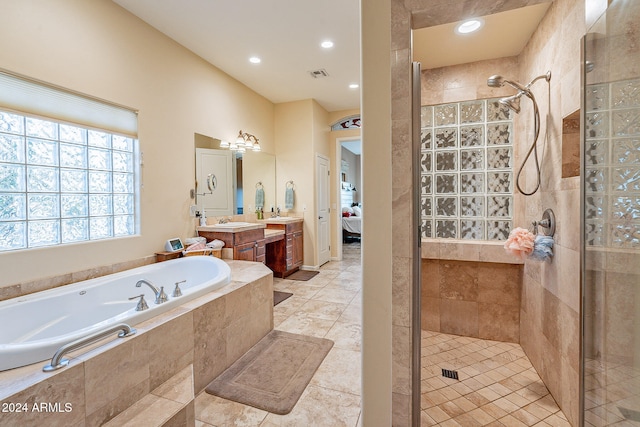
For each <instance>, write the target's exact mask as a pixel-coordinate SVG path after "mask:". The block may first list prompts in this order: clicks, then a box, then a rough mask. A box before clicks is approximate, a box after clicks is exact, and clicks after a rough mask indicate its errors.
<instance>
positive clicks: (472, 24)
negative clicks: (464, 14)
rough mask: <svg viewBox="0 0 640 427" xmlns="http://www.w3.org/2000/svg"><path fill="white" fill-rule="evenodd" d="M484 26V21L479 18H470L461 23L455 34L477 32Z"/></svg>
mask: <svg viewBox="0 0 640 427" xmlns="http://www.w3.org/2000/svg"><path fill="white" fill-rule="evenodd" d="M483 25H484V20H482V19H480V18H472V19H467V20H465V21H462V22H461V23H460V24H459V25H458V26H457V27H456V33H457V34H469V33H473V32H475V31H478V30H479V29H480V28H482V26H483Z"/></svg>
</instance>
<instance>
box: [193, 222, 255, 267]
mask: <svg viewBox="0 0 640 427" xmlns="http://www.w3.org/2000/svg"><path fill="white" fill-rule="evenodd" d="M198 235H200V236H203V237H206V239H207V242H210V241H212V240H214V239H218V240H222V241H223V242H224V247H225V248H232V249H233V259H237V260H241V261H255V262H261V263H263V264H264V262H265V259H266V258H265V246H264V229H263V228H258V229H254V230H247V231H239V232H235V233H227V232H220V231H203V230H198Z"/></svg>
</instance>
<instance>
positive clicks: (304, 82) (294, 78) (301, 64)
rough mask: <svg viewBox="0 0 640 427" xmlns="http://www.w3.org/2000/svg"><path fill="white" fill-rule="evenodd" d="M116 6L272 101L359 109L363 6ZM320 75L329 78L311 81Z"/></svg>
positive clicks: (139, 2)
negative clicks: (255, 60) (251, 59)
mask: <svg viewBox="0 0 640 427" xmlns="http://www.w3.org/2000/svg"><path fill="white" fill-rule="evenodd" d="M113 1H114V2H115V3H117V4H119V5H120V6H122V7H124V8H125V9H127V10H128V11H129V12H131V13H133V14H134V15H136V16H138V17H139V18H140V19H142V20H143V21H145V22H147V23H148V24H149V25H151V26H153V27H155V28H156V29H158V30H159V31H160V32H162V33H164V34H166V35H167V36H169V37H170V38H172V39H173V40H175V41H176V42H178V43H180V44H181V45H182V46H184V47H186V48H187V49H189V50H191V51H192V52H194V53H195V54H197V55H198V56H200V57H202V58H203V59H205V60H206V61H208V62H210V63H211V64H213V65H215V66H216V67H218V68H219V69H221V70H222V71H224V72H225V73H227V74H229V75H230V76H232V77H234V78H235V79H236V80H238V81H240V82H242V83H244V84H245V85H246V86H248V87H249V88H251V89H252V90H254V91H255V92H257V93H259V94H261V95H262V96H264V97H265V98H267V99H269V100H270V101H271V102H274V103H281V102H288V101H296V100H301V99H310V98H313V99H315V100H316V101H318V102H319V103H320V105H322V106H323V107H324V108H325V109H326V110H327V111H339V110H346V109H354V108H359V107H360V89H359V88H358V89H350V88H349V85H350V84H351V83H359V82H360V3H359V0H321V1H313V2H311V1H300V0H113ZM324 40H331V41H333V42H334V43H335V44H334V47H333V48H331V49H323V48H322V47H320V43H321V42H322V41H324ZM254 55H255V56H258V57H260V58H261V59H262V62H261V63H260V64H252V63H250V62H249V57H251V56H254ZM318 69H324V70H326V72H327V73H328V77H322V78H317V79H315V78H313V77H311V75H310V74H309V72H310V71H314V70H318Z"/></svg>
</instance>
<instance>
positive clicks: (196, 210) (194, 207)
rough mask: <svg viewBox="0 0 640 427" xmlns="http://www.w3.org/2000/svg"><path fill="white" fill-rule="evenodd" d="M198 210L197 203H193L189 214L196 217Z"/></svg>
mask: <svg viewBox="0 0 640 427" xmlns="http://www.w3.org/2000/svg"><path fill="white" fill-rule="evenodd" d="M197 212H198V207H197V206H196V205H191V206H190V207H189V216H191V217H194V218H195V216H196V213H197Z"/></svg>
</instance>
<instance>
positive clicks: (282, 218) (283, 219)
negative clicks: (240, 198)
mask: <svg viewBox="0 0 640 427" xmlns="http://www.w3.org/2000/svg"><path fill="white" fill-rule="evenodd" d="M300 219H301V218H297V217H294V216H279V217H275V218H266V219H265V220H264V222H266V223H267V224H268V223H270V222H271V223H273V222H293V221H300Z"/></svg>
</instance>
